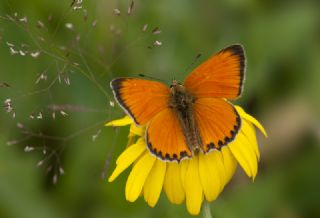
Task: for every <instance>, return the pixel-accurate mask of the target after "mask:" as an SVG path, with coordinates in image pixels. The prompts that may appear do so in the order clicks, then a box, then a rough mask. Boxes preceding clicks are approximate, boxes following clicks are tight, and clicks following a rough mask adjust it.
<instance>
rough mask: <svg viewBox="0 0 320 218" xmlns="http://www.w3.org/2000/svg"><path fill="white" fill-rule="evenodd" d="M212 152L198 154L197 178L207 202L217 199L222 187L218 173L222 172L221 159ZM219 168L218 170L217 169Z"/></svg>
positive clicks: (222, 183) (221, 180) (221, 179)
mask: <svg viewBox="0 0 320 218" xmlns="http://www.w3.org/2000/svg"><path fill="white" fill-rule="evenodd" d="M216 152H218V151H212V152H210V153H209V154H202V153H200V154H199V176H200V182H201V185H202V188H203V193H204V196H205V198H206V200H207V201H213V200H215V199H216V198H217V196H218V195H219V193H220V191H221V190H222V188H223V185H224V178H222V176H221V174H220V173H219V171H220V172H221V171H223V173H224V169H223V164H222V162H221V158H219V157H218V156H217V155H216V154H215V153H216ZM218 168H220V169H218Z"/></svg>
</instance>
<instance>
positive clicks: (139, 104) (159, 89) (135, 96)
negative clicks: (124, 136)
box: [110, 78, 169, 125]
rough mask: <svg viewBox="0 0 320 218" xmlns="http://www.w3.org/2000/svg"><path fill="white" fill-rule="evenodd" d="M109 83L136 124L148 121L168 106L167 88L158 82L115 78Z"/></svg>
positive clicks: (117, 98)
mask: <svg viewBox="0 0 320 218" xmlns="http://www.w3.org/2000/svg"><path fill="white" fill-rule="evenodd" d="M110 85H111V88H112V90H113V93H114V96H115V98H116V100H117V101H118V103H119V104H120V106H121V107H122V108H123V109H124V110H125V111H126V112H127V114H128V115H130V116H131V117H132V118H133V119H134V121H135V123H136V124H138V125H144V124H146V123H148V122H149V121H150V120H151V119H152V118H153V117H154V116H155V115H156V114H157V113H159V112H160V111H162V110H163V109H165V108H167V107H168V99H169V88H168V87H167V86H165V85H164V84H162V83H160V82H156V81H148V80H144V79H135V78H117V79H114V80H112V81H111V83H110Z"/></svg>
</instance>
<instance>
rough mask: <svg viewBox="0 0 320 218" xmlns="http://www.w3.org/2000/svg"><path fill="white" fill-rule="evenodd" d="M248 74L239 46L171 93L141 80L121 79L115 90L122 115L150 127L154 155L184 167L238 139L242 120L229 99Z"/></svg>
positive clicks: (219, 55)
mask: <svg viewBox="0 0 320 218" xmlns="http://www.w3.org/2000/svg"><path fill="white" fill-rule="evenodd" d="M244 70H245V54H244V49H243V47H242V46H241V45H238V44H236V45H231V46H229V47H227V48H225V49H223V50H221V51H220V52H218V53H217V54H215V55H213V56H212V57H211V58H210V59H208V60H207V61H205V62H204V63H202V64H201V65H200V66H198V67H197V68H196V69H194V70H193V71H192V72H191V74H190V75H189V76H188V77H187V78H186V79H185V81H184V83H183V85H182V84H180V83H178V82H177V81H175V80H174V81H173V83H172V85H171V86H170V88H169V87H167V86H166V85H164V84H162V83H160V82H156V81H149V80H144V79H138V78H117V79H114V80H112V81H111V83H110V85H111V88H112V90H113V93H114V96H115V99H116V100H117V102H118V103H119V105H120V106H121V107H122V108H123V110H124V111H125V112H126V113H127V114H128V115H129V116H131V117H132V119H133V120H134V122H135V123H136V124H137V125H146V126H147V128H146V136H145V141H146V144H147V146H148V148H149V150H150V152H151V153H153V154H154V155H155V156H157V157H158V158H160V159H162V160H166V161H178V162H179V161H181V160H182V159H184V158H190V157H192V156H193V155H194V154H195V153H197V152H203V153H207V152H209V151H210V150H212V149H221V147H222V146H224V145H227V144H228V143H230V142H231V141H232V140H233V139H234V138H235V136H236V135H237V133H238V131H239V129H240V126H241V119H240V117H239V114H238V112H237V111H236V109H235V108H234V106H233V105H232V104H231V103H230V102H228V101H227V100H226V99H231V100H233V99H236V98H237V97H238V96H239V95H240V94H241V92H242V85H243V80H244Z"/></svg>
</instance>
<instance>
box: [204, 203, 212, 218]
mask: <svg viewBox="0 0 320 218" xmlns="http://www.w3.org/2000/svg"><path fill="white" fill-rule="evenodd" d="M202 214H203V218H212V215H211V210H210V204H209V202H208V201H204V202H203V205H202Z"/></svg>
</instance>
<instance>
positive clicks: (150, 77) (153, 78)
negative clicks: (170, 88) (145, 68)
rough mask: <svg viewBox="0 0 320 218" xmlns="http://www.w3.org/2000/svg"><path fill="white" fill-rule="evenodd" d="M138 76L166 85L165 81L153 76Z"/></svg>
mask: <svg viewBox="0 0 320 218" xmlns="http://www.w3.org/2000/svg"><path fill="white" fill-rule="evenodd" d="M138 76H140V77H143V78H148V79H152V80H158V81H161V82H163V83H165V81H163V80H162V79H159V78H155V77H152V76H148V75H145V74H142V73H139V74H138Z"/></svg>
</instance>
